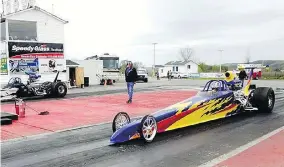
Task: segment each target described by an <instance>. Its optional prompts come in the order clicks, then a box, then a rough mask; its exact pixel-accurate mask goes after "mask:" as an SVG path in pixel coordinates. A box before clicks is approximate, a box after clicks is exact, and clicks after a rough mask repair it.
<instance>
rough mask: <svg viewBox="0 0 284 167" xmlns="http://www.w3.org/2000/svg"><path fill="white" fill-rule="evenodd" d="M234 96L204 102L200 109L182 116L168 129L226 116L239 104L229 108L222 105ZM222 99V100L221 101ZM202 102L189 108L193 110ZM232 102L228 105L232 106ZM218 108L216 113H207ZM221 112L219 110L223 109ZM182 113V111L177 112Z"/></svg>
mask: <svg viewBox="0 0 284 167" xmlns="http://www.w3.org/2000/svg"><path fill="white" fill-rule="evenodd" d="M231 98H232V97H228V98H226V99H223V100H222V99H213V100H210V101H208V102H206V103H204V104H202V107H200V108H199V109H197V110H195V111H193V112H192V113H190V114H188V115H187V116H185V117H183V118H181V119H180V120H178V121H177V122H175V123H173V124H172V125H171V126H169V127H168V128H167V129H166V131H169V130H173V129H177V128H182V127H186V126H190V125H195V124H198V123H203V122H207V121H211V120H216V119H220V118H224V117H225V116H226V114H227V113H229V112H232V111H234V110H236V109H237V107H238V106H237V105H236V106H234V107H231V108H229V109H226V108H223V107H221V106H222V105H223V104H225V103H228V102H229V101H230V100H231ZM221 100H222V101H221ZM199 104H200V103H196V104H194V105H192V106H191V108H190V109H189V110H192V109H194V108H196V107H197V106H198V105H199ZM231 105H232V104H228V106H226V107H230V106H231ZM213 110H216V112H215V113H216V114H211V113H208V114H205V113H207V112H210V111H213ZM221 110H223V111H222V112H219V113H218V111H221ZM177 114H180V113H177Z"/></svg>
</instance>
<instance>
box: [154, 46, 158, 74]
mask: <svg viewBox="0 0 284 167" xmlns="http://www.w3.org/2000/svg"><path fill="white" fill-rule="evenodd" d="M157 44H158V43H153V45H154V65H153V76H155V66H156V45H157Z"/></svg>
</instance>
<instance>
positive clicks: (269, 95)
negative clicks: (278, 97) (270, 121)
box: [252, 87, 275, 113]
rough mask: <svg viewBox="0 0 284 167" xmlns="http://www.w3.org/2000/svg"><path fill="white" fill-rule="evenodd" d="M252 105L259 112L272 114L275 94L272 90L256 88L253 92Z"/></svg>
mask: <svg viewBox="0 0 284 167" xmlns="http://www.w3.org/2000/svg"><path fill="white" fill-rule="evenodd" d="M252 104H253V106H254V107H257V108H258V111H259V112H264V113H272V111H273V108H274V104H275V93H274V90H273V89H272V88H269V87H258V88H256V89H255V90H254V93H253V98H252Z"/></svg>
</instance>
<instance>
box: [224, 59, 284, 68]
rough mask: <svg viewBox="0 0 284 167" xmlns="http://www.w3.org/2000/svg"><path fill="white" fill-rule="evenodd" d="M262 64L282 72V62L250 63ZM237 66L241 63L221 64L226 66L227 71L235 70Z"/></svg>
mask: <svg viewBox="0 0 284 167" xmlns="http://www.w3.org/2000/svg"><path fill="white" fill-rule="evenodd" d="M262 63H263V65H269V67H270V68H271V69H272V70H276V69H280V70H284V60H257V61H253V62H251V63H250V64H262ZM237 64H241V63H226V64H223V66H227V67H228V68H229V69H236V68H237Z"/></svg>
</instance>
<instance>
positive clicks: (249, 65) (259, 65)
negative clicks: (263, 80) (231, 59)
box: [237, 64, 267, 69]
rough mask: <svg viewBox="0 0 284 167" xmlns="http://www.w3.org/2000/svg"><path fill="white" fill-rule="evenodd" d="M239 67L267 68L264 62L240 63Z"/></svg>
mask: <svg viewBox="0 0 284 167" xmlns="http://www.w3.org/2000/svg"><path fill="white" fill-rule="evenodd" d="M237 68H238V69H241V68H243V69H263V68H267V66H263V65H262V64H238V67H237Z"/></svg>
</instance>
